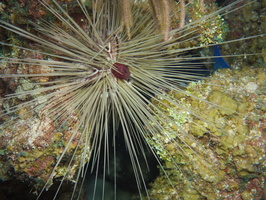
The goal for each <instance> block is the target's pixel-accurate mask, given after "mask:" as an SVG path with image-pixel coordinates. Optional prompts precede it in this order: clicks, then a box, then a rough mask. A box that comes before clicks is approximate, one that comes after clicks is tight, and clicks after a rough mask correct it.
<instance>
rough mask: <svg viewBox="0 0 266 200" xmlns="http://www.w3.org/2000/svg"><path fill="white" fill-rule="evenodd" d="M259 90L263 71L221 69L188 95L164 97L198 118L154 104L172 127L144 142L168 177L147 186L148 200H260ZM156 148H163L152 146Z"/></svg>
mask: <svg viewBox="0 0 266 200" xmlns="http://www.w3.org/2000/svg"><path fill="white" fill-rule="evenodd" d="M265 87H266V73H265V68H264V67H259V68H250V67H244V68H243V69H241V70H229V69H223V70H222V71H219V72H216V73H215V74H214V75H213V76H211V77H210V78H207V79H206V80H203V81H200V82H197V83H191V84H190V85H189V86H188V87H187V89H186V90H187V92H188V95H185V94H180V93H175V92H170V94H171V96H172V97H173V100H175V101H176V102H179V103H180V102H182V106H184V108H185V109H189V110H192V111H195V114H196V115H198V117H195V116H194V115H191V114H189V113H188V112H187V111H186V110H185V109H180V108H179V107H176V106H175V105H174V104H172V103H170V102H169V101H165V105H159V104H158V107H160V109H161V110H163V111H164V113H165V114H167V116H170V118H171V120H174V121H175V122H176V123H169V124H162V126H163V127H164V128H165V129H166V130H168V131H166V132H162V133H158V135H157V136H156V137H154V138H153V140H151V142H150V143H151V144H152V146H154V148H155V150H156V151H157V153H158V154H159V155H160V157H161V158H162V159H163V161H164V170H165V172H166V174H168V175H169V176H168V177H166V176H165V174H164V172H163V171H162V172H161V176H159V177H158V178H157V179H156V181H155V182H154V183H153V184H152V189H151V194H152V195H151V199H177V198H181V199H193V200H194V199H206V198H207V199H244V200H248V199H254V200H255V199H257V200H259V199H262V198H263V188H264V184H265V178H266V177H265V176H266V174H265V171H266V158H265V153H266V147H265V144H266V126H265V122H266V118H265V117H266V114H265V113H266V105H265V102H266V94H265ZM191 95H193V96H196V97H199V98H201V99H202V100H197V99H195V98H192V97H191ZM161 98H163V97H161ZM204 100H208V101H210V102H211V103H213V104H215V105H211V104H210V103H206V102H204ZM154 103H156V101H154ZM217 105H218V106H217ZM176 113H179V114H176ZM158 117H163V116H158ZM169 122H171V121H170V120H169ZM160 143H163V144H164V145H163V147H162V146H158V144H160ZM168 178H169V179H170V182H171V184H172V185H173V187H172V186H171V184H170V182H169V180H168Z"/></svg>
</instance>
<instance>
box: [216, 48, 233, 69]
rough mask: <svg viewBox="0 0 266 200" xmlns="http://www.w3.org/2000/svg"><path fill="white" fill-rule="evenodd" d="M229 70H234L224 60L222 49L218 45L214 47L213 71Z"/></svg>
mask: <svg viewBox="0 0 266 200" xmlns="http://www.w3.org/2000/svg"><path fill="white" fill-rule="evenodd" d="M223 68H229V69H232V68H231V67H230V66H229V65H228V64H227V63H226V62H225V60H224V59H223V57H222V55H221V52H220V49H219V47H218V45H214V65H213V71H217V70H218V69H223Z"/></svg>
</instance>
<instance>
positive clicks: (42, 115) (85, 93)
mask: <svg viewBox="0 0 266 200" xmlns="http://www.w3.org/2000/svg"><path fill="white" fill-rule="evenodd" d="M40 2H41V3H42V4H43V6H44V7H46V9H48V10H49V11H50V12H51V13H52V14H53V15H54V16H55V17H56V18H57V19H56V22H55V23H49V22H48V21H43V22H41V23H37V24H33V25H34V27H35V28H36V30H35V31H37V33H34V34H33V33H30V32H27V31H24V30H23V29H20V28H17V27H16V26H13V25H11V24H9V23H7V22H4V21H1V27H3V28H4V29H6V30H10V31H12V32H14V33H16V34H18V35H20V36H23V37H24V38H26V39H28V40H30V41H32V42H34V46H33V47H28V48H26V47H24V48H21V47H19V46H15V45H10V46H11V47H13V48H21V49H22V50H23V51H24V52H27V53H29V54H30V53H31V52H35V51H36V49H37V48H38V49H39V51H37V54H38V58H37V59H36V58H32V57H28V58H21V59H20V58H11V57H9V58H8V57H5V58H4V57H3V58H2V63H3V66H4V65H5V66H7V65H8V64H9V63H14V64H20V66H22V68H19V69H16V72H15V74H14V73H13V72H12V73H11V74H9V72H8V71H10V70H12V69H10V68H7V69H8V70H7V72H6V73H5V74H4V75H3V76H2V77H3V79H5V80H6V79H8V78H13V80H15V81H18V82H19V83H13V84H14V85H15V86H13V87H18V88H22V89H20V90H19V89H17V92H16V93H15V94H13V95H12V94H11V95H8V96H7V97H6V98H4V101H6V102H8V101H10V100H12V99H14V102H13V105H12V103H10V102H9V103H6V106H5V107H6V108H7V110H8V112H7V113H3V114H2V116H8V114H12V113H17V112H19V116H20V118H21V119H22V120H17V122H16V120H15V119H14V120H12V121H14V122H15V125H16V126H18V127H20V128H21V127H23V129H26V130H29V129H31V128H32V127H33V126H34V127H36V126H38V127H36V130H35V129H34V130H31V131H30V133H32V132H36V133H40V132H41V133H42V137H44V136H43V135H47V138H45V139H44V141H46V143H45V144H43V143H42V144H36V141H34V140H33V138H34V137H37V138H38V137H40V136H39V135H37V136H36V135H35V136H34V137H33V136H29V140H33V141H34V142H35V143H34V142H33V143H34V144H31V146H32V147H38V148H40V149H42V148H44V147H45V146H46V145H48V146H51V149H50V150H49V151H48V152H51V151H53V150H54V149H58V152H57V153H60V154H61V156H60V157H59V158H57V159H54V158H52V156H50V155H49V156H50V157H49V156H48V157H45V158H43V160H41V161H43V162H44V165H45V164H47V163H53V161H55V162H56V164H55V166H54V169H53V170H52V171H50V173H51V175H50V176H49V178H48V179H49V181H47V183H46V185H45V187H46V188H48V187H49V185H50V184H51V181H52V179H53V177H58V176H62V175H64V178H65V179H73V178H69V177H71V175H72V176H73V174H71V173H74V172H75V170H76V169H77V168H78V169H79V172H78V174H79V175H83V174H84V172H83V171H84V170H83V167H84V165H85V163H86V162H88V160H89V159H92V160H93V161H92V163H93V166H94V168H96V170H97V168H98V164H99V158H100V157H101V156H103V157H104V161H105V162H104V163H103V164H104V165H105V166H106V167H105V168H106V169H108V166H109V165H110V163H109V152H108V149H109V148H108V146H109V145H113V146H114V151H115V143H116V141H115V136H114V139H113V141H112V144H110V143H109V139H108V138H109V135H110V133H111V132H113V133H115V132H116V130H117V129H118V126H119V124H120V125H121V127H122V130H123V137H124V140H125V144H126V146H127V149H128V151H129V155H130V159H131V162H132V165H133V168H134V173H135V176H136V180H137V183H138V187H139V189H140V188H141V183H143V182H144V180H143V174H142V170H141V166H140V163H139V162H138V153H139V152H140V153H143V154H144V152H142V151H143V148H142V145H141V142H140V140H143V139H144V140H146V141H148V143H147V144H148V145H152V144H153V141H154V139H156V141H158V144H157V145H154V146H155V150H156V151H157V150H158V149H162V151H161V152H164V153H165V154H166V155H164V156H167V159H169V160H170V161H171V162H172V166H171V168H174V169H181V167H180V165H179V162H181V161H178V160H176V158H175V157H173V156H172V153H171V152H172V149H171V148H170V147H166V146H165V144H164V142H165V141H166V140H168V141H166V143H169V141H173V139H174V142H173V144H172V145H170V146H172V147H174V149H178V150H179V151H185V149H186V148H187V149H189V150H190V151H192V152H195V150H194V149H193V148H194V144H193V142H191V141H194V142H195V143H197V141H196V140H194V139H193V138H191V136H190V135H188V134H187V132H186V131H185V129H186V127H185V125H184V124H183V126H184V127H182V126H180V121H184V120H187V119H189V117H187V116H185V117H184V118H185V119H183V120H182V119H180V120H176V116H178V114H179V112H180V111H179V110H178V109H173V108H172V107H177V108H180V109H183V110H182V112H183V113H185V115H186V113H187V114H189V113H190V114H192V115H193V116H195V118H196V119H193V120H192V123H193V124H194V125H195V126H200V127H203V128H202V130H203V131H202V132H205V133H208V134H210V135H215V134H213V130H212V129H216V132H220V133H223V134H228V133H226V131H225V130H221V129H222V127H223V126H220V127H219V126H218V127H217V125H216V121H215V119H214V118H209V117H206V115H202V114H201V113H200V112H199V110H195V108H193V107H189V106H187V105H184V104H183V100H176V98H173V97H175V95H176V94H179V95H181V96H182V95H187V96H189V97H191V98H192V99H194V100H195V101H197V100H198V101H202V102H203V103H204V104H206V105H211V106H214V107H218V108H220V109H222V110H225V111H224V112H225V113H226V111H227V112H229V113H230V112H235V109H234V108H232V107H227V106H226V105H225V104H222V105H220V104H219V103H217V102H215V101H212V100H210V99H207V100H205V99H204V98H201V97H198V96H196V95H194V94H193V93H191V92H186V91H184V90H183V89H181V88H182V86H181V84H183V83H184V82H190V81H193V80H197V79H199V78H200V77H201V76H200V75H199V73H197V70H200V69H199V68H198V65H197V64H192V61H193V60H194V58H191V57H190V56H188V54H186V52H187V51H188V50H190V51H191V50H193V49H199V47H197V46H196V47H190V48H185V47H184V46H185V45H184V44H185V43H186V42H191V41H193V39H197V38H200V37H202V34H201V33H197V32H196V28H197V27H198V26H199V23H201V22H206V23H208V22H209V23H211V22H212V21H214V20H216V18H215V16H217V14H218V13H219V14H222V13H223V12H224V11H226V9H232V8H233V5H230V6H228V7H227V8H223V9H221V10H219V11H213V12H211V13H210V14H207V15H205V16H203V17H200V18H199V19H198V20H196V21H192V22H191V23H188V24H186V25H182V26H180V28H176V29H173V30H171V31H170V32H168V31H165V27H161V29H164V31H163V34H160V33H156V30H158V27H157V26H156V24H155V23H154V21H153V20H151V19H152V12H151V11H150V10H149V9H148V8H147V5H146V3H145V2H138V1H132V2H130V1H121V2H120V1H108V2H101V1H99V2H93V3H92V5H91V7H90V8H89V9H87V7H85V5H84V4H83V3H82V2H79V1H78V3H79V7H80V9H81V12H82V17H81V18H78V19H79V21H75V19H76V17H75V16H71V15H70V14H68V13H67V12H66V11H65V10H64V9H63V8H62V7H61V6H60V5H59V4H58V3H57V2H56V1H52V3H53V5H50V4H48V3H45V2H43V1H40ZM129 2H130V3H131V5H128V4H127V3H129ZM165 2H167V1H165ZM182 2H183V3H184V1H182ZM239 2H241V1H238V2H236V3H239ZM157 3H158V2H157ZM236 3H235V4H236ZM235 4H234V5H235ZM120 5H123V7H125V8H126V9H128V8H130V9H131V10H132V11H128V12H132V13H131V14H132V16H130V15H129V16H127V15H124V14H123V12H121V10H120ZM152 5H154V6H155V7H153V9H156V1H154V2H153V4H152ZM154 13H155V14H154ZM156 13H157V20H162V19H163V18H162V19H160V17H159V15H158V10H157V11H154V12H153V14H154V15H156ZM166 14H167V13H166ZM125 17H126V18H128V20H130V21H131V22H130V23H129V24H127V22H126V20H125ZM181 19H182V20H184V19H183V18H182V17H181ZM182 20H180V21H182ZM180 23H181V22H180ZM182 24H183V22H182ZM159 25H160V26H162V23H161V22H160V23H159ZM167 26H169V25H167ZM166 28H167V29H170V27H166ZM159 29H160V28H159ZM2 44H3V45H7V46H8V45H9V44H5V43H2ZM201 45H203V46H206V47H207V46H208V45H209V44H208V43H201ZM201 48H202V47H201ZM17 85H18V86H17ZM27 87H28V88H27ZM169 91H171V92H170V93H169ZM173 93H174V94H175V95H173ZM17 99H19V100H17ZM151 99H154V100H151ZM25 100H26V101H25ZM9 104H10V105H11V106H10V105H9ZM219 105H220V106H219ZM226 107H227V108H226ZM162 108H163V109H162ZM32 111H34V112H36V113H38V115H37V116H38V117H37V119H36V116H35V117H34V118H30V119H32V121H33V119H34V120H36V122H33V124H34V125H33V126H31V125H29V121H27V120H26V119H25V118H27V115H28V114H30V113H31V112H32ZM5 112H6V111H5ZM30 116H32V115H30ZM183 116H184V115H183ZM178 117H179V118H180V115H179V116H178ZM181 117H182V115H181ZM4 120H6V119H4ZM23 120H24V121H23ZM198 120H202V121H203V122H199V121H198ZM6 123H7V124H9V123H10V121H7V122H6ZM6 123H5V124H6ZM23 123H25V124H27V125H29V127H30V128H27V127H26V128H25V127H24V126H23ZM201 123H207V124H208V128H206V127H204V126H203V125H202V124H201ZM219 123H221V122H220V121H219ZM225 123H227V122H225ZM5 124H4V126H5ZM21 124H22V125H21ZM36 124H38V125H36ZM169 124H170V125H169ZM110 125H111V126H110ZM46 126H47V127H46ZM66 126H67V128H66ZM5 127H7V126H5ZM53 127H57V128H55V129H54V128H53ZM59 128H61V130H60V131H61V132H62V133H64V134H65V135H64V136H63V138H64V139H63V142H62V144H56V145H54V146H53V145H51V141H54V140H56V139H57V137H59V138H60V137H61V136H58V135H60V133H58V130H59ZM40 129H41V131H40ZM111 129H112V130H111ZM176 129H180V130H181V133H183V135H178V134H175V132H176ZM217 129H220V131H217ZM39 131H40V132H39ZM13 132H14V130H13V131H12V130H10V128H5V129H4V131H3V135H8V134H10V133H13ZM214 132H215V131H214ZM216 132H215V133H216ZM159 133H163V135H162V136H160V135H159V136H158V134H159ZM173 134H174V136H173ZM51 135H52V136H51ZM200 136H202V135H200ZM161 138H164V139H162V140H163V141H161V140H160V139H161ZM188 139H191V141H189V140H188ZM29 140H28V141H27V142H28V143H30V141H29ZM42 142H43V140H42ZM102 143H104V145H103V146H104V147H105V150H104V151H103V152H102V151H101V144H102ZM181 143H182V144H181ZM184 144H185V147H184V146H183V145H184ZM60 145H61V147H60ZM29 146H30V145H29ZM58 146H59V148H57V147H58ZM52 149H53V150H52ZM205 149H206V147H203V148H202V150H201V151H204V150H205ZM92 150H93V151H92ZM25 152H26V153H27V151H26V150H25ZM92 152H94V153H93V154H92V155H91V153H92ZM161 152H159V155H160V156H161V157H162V155H161V154H160V153H161ZM21 153H22V154H23V152H20V154H21ZM53 153H54V152H53ZM68 154H73V157H72V158H70V162H69V161H68V162H66V158H65V157H67V156H69V155H68ZM55 155H56V154H55ZM185 155H186V153H185ZM187 155H189V154H187ZM195 155H196V156H197V158H202V155H200V154H199V153H197V152H195ZM22 157H23V155H22ZM185 157H186V156H185ZM202 159H203V158H202ZM203 160H205V161H206V162H205V163H204V162H203V163H202V164H203V165H205V166H206V168H210V167H209V166H208V164H206V163H208V160H207V159H203ZM65 162H66V163H67V164H66V165H65V166H66V169H64V168H63V167H62V168H60V165H61V163H65ZM191 162H195V164H199V163H198V162H197V161H193V160H191ZM68 163H69V165H68ZM76 165H78V167H77V166H76ZM38 167H39V168H41V167H40V165H39V166H38ZM42 167H43V168H44V169H45V170H46V168H45V166H42ZM72 168H74V169H75V170H74V169H72ZM63 169H64V170H63ZM60 170H61V172H60ZM182 170H184V169H181V171H182ZM185 170H186V169H185ZM165 172H166V171H165ZM213 172H214V173H215V170H213ZM166 175H167V174H166ZM34 176H36V174H34ZM68 176H69V177H68ZM45 178H47V174H46V177H44V178H43V179H44V180H45ZM144 186H145V184H144Z"/></svg>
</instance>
